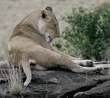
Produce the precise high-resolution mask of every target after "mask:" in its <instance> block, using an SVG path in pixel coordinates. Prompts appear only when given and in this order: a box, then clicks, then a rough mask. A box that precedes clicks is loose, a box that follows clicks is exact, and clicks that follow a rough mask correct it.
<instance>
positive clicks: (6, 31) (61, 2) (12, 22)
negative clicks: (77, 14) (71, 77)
mask: <svg viewBox="0 0 110 98" xmlns="http://www.w3.org/2000/svg"><path fill="white" fill-rule="evenodd" d="M104 2H109V0H0V60H4V59H5V58H6V57H5V56H6V45H7V41H8V39H9V36H10V34H11V32H12V30H13V29H14V27H15V26H16V25H17V24H18V23H19V22H20V21H21V20H22V19H23V18H24V17H25V16H27V15H28V14H30V13H31V12H33V11H37V10H41V9H43V8H45V7H46V6H51V7H52V8H53V12H54V14H55V16H56V18H57V19H58V22H59V25H60V32H61V33H62V31H64V29H65V27H66V26H69V24H68V23H67V22H65V21H62V17H61V16H66V15H67V14H71V12H72V8H76V9H78V8H79V7H80V6H82V7H84V8H87V9H88V10H89V9H94V8H95V7H97V6H99V5H101V4H103V3H104Z"/></svg>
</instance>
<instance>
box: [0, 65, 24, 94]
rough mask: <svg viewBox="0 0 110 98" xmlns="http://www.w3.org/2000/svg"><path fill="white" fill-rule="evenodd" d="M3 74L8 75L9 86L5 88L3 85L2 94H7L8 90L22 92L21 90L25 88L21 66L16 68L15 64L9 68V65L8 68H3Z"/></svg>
mask: <svg viewBox="0 0 110 98" xmlns="http://www.w3.org/2000/svg"><path fill="white" fill-rule="evenodd" d="M2 76H3V77H6V80H7V81H8V86H7V88H5V89H4V90H2V89H3V88H2V87H1V89H0V94H1V93H2V96H5V95H6V93H7V92H9V93H10V94H20V93H21V90H22V89H23V86H22V83H23V82H22V79H21V70H20V68H19V69H18V68H15V67H14V66H13V65H12V66H11V67H10V68H9V67H7V71H6V70H2Z"/></svg>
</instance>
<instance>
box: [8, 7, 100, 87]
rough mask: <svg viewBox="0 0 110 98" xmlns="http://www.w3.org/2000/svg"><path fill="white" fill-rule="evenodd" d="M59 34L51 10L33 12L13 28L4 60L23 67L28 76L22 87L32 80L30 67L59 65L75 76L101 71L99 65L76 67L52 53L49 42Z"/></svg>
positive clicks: (41, 67)
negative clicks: (74, 73) (31, 64)
mask: <svg viewBox="0 0 110 98" xmlns="http://www.w3.org/2000/svg"><path fill="white" fill-rule="evenodd" d="M59 35H60V32H59V24H58V21H57V19H56V17H55V15H54V14H53V10H52V8H51V7H46V8H45V9H43V10H41V11H35V12H32V13H31V14H29V15H28V16H27V17H25V18H24V19H23V20H22V21H21V22H20V23H19V24H18V25H17V26H16V27H15V29H14V30H13V32H12V34H11V37H10V39H9V41H8V45H7V59H8V63H9V65H14V66H20V67H22V68H23V70H24V73H25V74H26V77H27V78H26V81H25V82H24V86H27V85H28V84H29V83H30V81H31V78H32V76H31V68H32V69H41V70H46V69H48V68H54V67H57V66H60V67H62V68H65V69H69V70H71V71H73V72H78V73H79V72H80V73H86V72H91V71H96V70H102V67H101V66H97V67H82V66H79V65H77V64H76V63H74V62H73V61H72V60H74V58H73V57H71V56H69V55H66V54H62V53H61V52H58V51H54V49H53V48H52V47H51V45H50V42H52V40H53V39H55V38H57V37H59ZM30 63H33V64H34V66H30Z"/></svg>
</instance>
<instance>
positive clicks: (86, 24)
mask: <svg viewBox="0 0 110 98" xmlns="http://www.w3.org/2000/svg"><path fill="white" fill-rule="evenodd" d="M72 10H73V11H72V14H71V15H67V17H63V20H65V21H66V22H68V23H69V24H70V26H71V27H66V28H65V30H64V31H63V32H62V37H63V39H65V40H66V41H65V43H64V45H63V46H62V42H61V41H57V42H55V43H54V44H53V46H55V47H57V48H58V49H59V50H61V51H66V52H67V53H68V54H70V55H74V53H73V51H72V50H73V48H75V49H76V52H78V51H79V50H80V51H81V53H82V56H83V58H84V59H92V58H95V59H96V60H98V61H100V60H107V57H106V50H107V49H108V47H110V44H109V43H110V3H104V4H102V5H100V6H98V7H96V8H95V9H94V10H93V11H89V10H87V9H85V8H83V7H79V9H78V11H77V10H76V9H75V8H73V9H72Z"/></svg>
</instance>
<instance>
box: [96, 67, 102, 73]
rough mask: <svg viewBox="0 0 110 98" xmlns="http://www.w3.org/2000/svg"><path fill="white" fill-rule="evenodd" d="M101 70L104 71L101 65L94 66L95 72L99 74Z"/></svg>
mask: <svg viewBox="0 0 110 98" xmlns="http://www.w3.org/2000/svg"><path fill="white" fill-rule="evenodd" d="M103 70H104V67H103V66H101V65H98V66H96V70H95V72H97V73H100V72H101V71H103Z"/></svg>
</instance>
